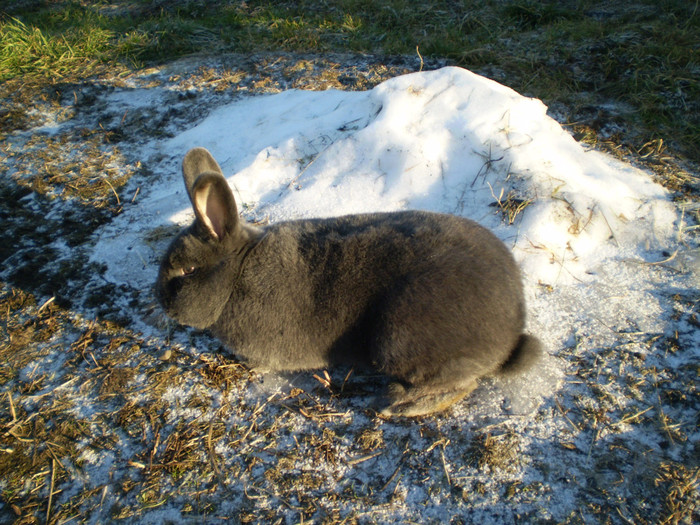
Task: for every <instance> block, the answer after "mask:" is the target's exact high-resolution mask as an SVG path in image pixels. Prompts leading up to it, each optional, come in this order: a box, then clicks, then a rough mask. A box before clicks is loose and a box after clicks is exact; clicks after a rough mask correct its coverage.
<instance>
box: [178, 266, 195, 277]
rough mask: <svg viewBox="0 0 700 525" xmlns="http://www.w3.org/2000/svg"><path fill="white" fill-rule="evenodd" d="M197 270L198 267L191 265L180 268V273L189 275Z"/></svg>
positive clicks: (184, 275)
mask: <svg viewBox="0 0 700 525" xmlns="http://www.w3.org/2000/svg"><path fill="white" fill-rule="evenodd" d="M195 270H196V268H195V267H194V266H190V267H189V268H180V275H182V276H183V277H187V276H188V275H192V274H193V273H194V272H195Z"/></svg>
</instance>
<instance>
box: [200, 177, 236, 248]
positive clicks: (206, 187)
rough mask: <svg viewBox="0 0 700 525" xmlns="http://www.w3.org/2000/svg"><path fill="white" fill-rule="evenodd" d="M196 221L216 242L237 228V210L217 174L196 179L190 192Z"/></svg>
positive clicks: (230, 195)
mask: <svg viewBox="0 0 700 525" xmlns="http://www.w3.org/2000/svg"><path fill="white" fill-rule="evenodd" d="M191 199H192V206H193V208H194V214H195V216H196V217H197V221H198V222H199V224H200V225H202V226H203V227H204V228H205V229H206V230H207V232H208V233H209V235H211V236H212V237H213V238H214V239H216V240H217V241H220V240H222V239H223V238H224V237H226V236H227V235H230V234H231V233H232V232H233V231H234V230H235V229H236V228H237V227H238V210H237V209H236V201H235V199H234V198H233V192H232V191H231V188H230V187H229V185H228V183H227V182H226V179H225V178H224V177H223V176H222V175H220V174H218V173H211V172H209V173H204V174H202V175H200V176H199V177H197V180H196V181H195V182H194V187H193V188H192V192H191Z"/></svg>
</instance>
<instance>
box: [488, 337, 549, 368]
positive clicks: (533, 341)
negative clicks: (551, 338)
mask: <svg viewBox="0 0 700 525" xmlns="http://www.w3.org/2000/svg"><path fill="white" fill-rule="evenodd" d="M541 355H542V343H540V341H539V339H537V338H536V337H533V336H531V335H527V334H521V335H520V338H519V339H518V342H517V344H516V345H515V348H513V350H512V351H511V353H510V356H509V357H508V359H506V361H505V363H503V364H502V365H501V368H500V369H499V371H498V373H499V374H501V375H508V376H510V375H516V374H519V373H521V372H525V371H526V370H528V369H530V368H532V366H533V365H534V364H535V363H536V362H537V361H538V360H539V359H540V356H541Z"/></svg>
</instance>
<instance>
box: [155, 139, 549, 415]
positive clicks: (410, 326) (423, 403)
mask: <svg viewBox="0 0 700 525" xmlns="http://www.w3.org/2000/svg"><path fill="white" fill-rule="evenodd" d="M182 173H183V177H184V181H185V187H186V188H187V192H188V194H189V198H190V201H191V203H192V206H193V208H194V214H195V219H194V222H193V223H192V225H190V226H189V227H188V228H187V229H185V230H184V231H183V232H181V233H180V235H179V236H178V237H177V238H176V239H175V240H173V242H172V244H171V245H170V247H169V249H168V250H167V253H166V255H165V257H164V259H163V261H162V263H161V266H160V270H159V275H158V278H157V282H156V286H155V293H156V297H157V299H158V301H159V302H160V304H161V305H162V307H163V309H164V310H165V312H166V313H167V314H168V315H169V316H170V317H171V318H173V319H174V320H175V321H177V322H178V323H180V324H184V325H189V326H193V327H195V328H198V329H208V330H209V331H210V332H211V333H213V334H214V335H215V336H217V337H218V338H219V339H220V340H221V341H222V342H223V343H225V345H227V346H228V347H230V349H231V350H232V351H233V352H234V353H235V354H236V355H238V356H240V357H242V358H244V359H245V360H246V361H247V362H248V363H249V364H251V365H252V366H259V367H263V368H267V369H269V370H277V371H299V370H311V369H318V368H323V367H327V366H329V365H334V364H351V365H369V366H371V367H373V368H375V369H376V370H378V371H380V372H381V373H383V374H387V375H388V376H390V377H391V378H392V381H394V382H392V383H391V384H390V385H389V396H388V401H387V402H385V404H386V406H385V407H384V408H383V409H382V410H381V412H380V413H381V414H383V415H385V416H406V417H414V416H423V415H427V414H431V413H436V412H441V411H443V410H445V409H447V408H448V407H449V406H451V405H452V404H453V403H455V402H457V401H459V400H461V399H462V398H464V397H465V396H466V395H468V394H469V393H470V392H471V391H472V390H473V389H474V388H475V387H476V386H477V380H478V379H479V378H481V377H483V376H487V375H493V374H498V373H516V372H521V371H524V370H526V369H528V368H530V367H531V366H532V365H533V364H534V363H535V362H536V361H537V359H538V357H539V355H540V353H541V344H540V342H539V340H538V339H537V338H535V337H533V336H531V335H527V334H524V333H523V327H524V323H525V303H524V299H523V289H522V283H521V279H520V272H519V269H518V267H517V265H516V263H515V261H514V259H513V257H512V255H511V253H510V251H509V250H508V249H507V248H506V246H505V245H504V244H503V243H502V242H501V241H500V240H499V239H498V238H497V237H496V236H495V235H494V234H492V233H491V232H490V231H489V230H487V229H486V228H484V227H482V226H480V225H479V224H477V223H476V222H474V221H471V220H469V219H465V218H460V217H456V216H452V215H446V214H438V213H431V212H424V211H400V212H389V213H371V214H358V215H346V216H342V217H335V218H327V219H304V220H294V221H286V222H280V223H277V224H271V225H268V226H265V227H257V226H254V225H251V224H248V223H246V222H245V221H244V220H242V219H241V218H239V216H238V212H237V208H236V202H235V200H234V196H233V192H232V191H231V189H230V187H229V185H228V183H227V181H226V179H225V178H224V176H223V173H222V171H221V168H220V167H219V165H218V164H217V162H216V160H214V158H213V157H212V156H211V154H210V153H209V152H208V151H207V150H206V149H204V148H194V149H192V150H190V151H189V152H188V153H187V154H186V156H185V158H184V160H183V164H182Z"/></svg>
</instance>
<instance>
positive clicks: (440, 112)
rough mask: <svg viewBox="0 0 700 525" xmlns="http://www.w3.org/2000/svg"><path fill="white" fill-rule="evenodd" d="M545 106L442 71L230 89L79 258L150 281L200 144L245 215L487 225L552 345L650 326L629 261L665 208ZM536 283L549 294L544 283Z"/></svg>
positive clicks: (130, 279) (672, 215)
mask: <svg viewBox="0 0 700 525" xmlns="http://www.w3.org/2000/svg"><path fill="white" fill-rule="evenodd" d="M546 109H547V108H546V107H545V106H544V104H542V102H541V101H539V100H536V99H531V98H527V97H523V96H521V95H519V94H517V93H516V92H515V91H513V90H511V89H509V88H507V87H504V86H502V85H500V84H498V83H496V82H494V81H491V80H488V79H486V78H484V77H481V76H479V75H476V74H474V73H471V72H469V71H467V70H464V69H460V68H455V67H448V68H443V69H440V70H437V71H431V72H421V73H414V74H410V75H405V76H401V77H397V78H394V79H391V80H389V81H387V82H384V83H383V84H381V85H379V86H377V87H376V88H375V89H373V90H371V91H367V92H341V91H334V90H329V91H325V92H309V91H294V90H292V91H286V92H282V93H280V94H276V95H266V96H257V97H249V98H244V99H242V100H239V101H236V102H234V103H231V104H229V105H226V106H223V107H219V108H217V109H215V110H214V111H212V112H211V113H210V114H209V115H208V117H206V118H205V119H204V120H202V121H201V122H199V123H198V124H197V125H195V126H193V127H192V128H191V129H188V130H187V131H185V132H183V133H181V134H179V135H177V136H175V137H174V138H172V139H169V140H165V141H162V142H159V143H155V144H151V145H150V148H152V149H153V153H154V154H157V155H160V156H161V157H162V158H164V159H166V161H164V162H163V164H164V165H165V166H167V168H168V170H169V171H165V170H164V174H163V176H162V179H161V180H160V182H159V183H157V184H154V185H152V186H151V187H148V188H142V195H145V197H143V198H141V200H140V204H139V205H138V206H136V207H134V208H132V209H131V210H130V211H127V212H126V213H125V214H123V215H122V216H121V217H119V218H118V219H117V220H115V221H113V222H112V223H110V224H109V225H107V226H106V227H105V228H104V230H103V231H102V232H101V233H100V235H99V241H98V242H97V244H96V246H95V249H94V252H93V254H92V259H93V260H95V261H98V262H101V263H104V264H106V265H107V266H108V271H107V274H106V276H105V277H106V278H107V279H108V280H110V281H113V282H116V283H124V284H128V285H131V286H133V287H136V288H137V289H148V287H150V286H151V285H152V283H153V282H154V280H155V277H156V273H157V264H158V260H159V258H160V257H161V255H162V253H163V249H164V248H165V243H164V242H165V241H164V242H153V241H151V240H148V239H149V237H148V236H149V234H152V233H153V232H154V230H156V229H157V228H159V227H163V226H168V225H172V224H173V223H176V224H186V223H188V222H189V221H191V220H192V213H191V209H190V207H189V201H188V200H187V197H186V194H185V192H184V189H183V187H182V181H181V178H180V173H179V168H175V166H177V165H179V162H180V161H181V158H182V157H183V156H184V154H185V153H186V152H187V150H189V149H190V148H192V147H195V146H204V147H206V148H207V149H209V150H210V151H211V153H212V154H213V155H214V156H215V158H217V160H218V162H219V164H220V165H221V167H222V169H223V171H224V173H225V174H226V175H227V177H228V180H229V183H230V185H231V186H232V188H234V192H235V195H236V198H237V201H238V206H239V211H243V213H244V215H245V216H247V217H249V218H257V219H264V218H269V220H270V221H272V222H276V221H281V220H286V219H296V218H301V217H313V216H333V215H341V214H348V213H362V212H372V211H389V210H400V209H408V208H415V209H425V210H433V211H439V212H449V213H454V214H457V215H462V216H465V217H470V218H472V219H475V220H477V221H479V222H481V223H482V224H484V225H485V226H487V227H489V228H491V229H493V230H494V231H495V232H496V234H497V235H499V236H500V237H501V238H502V239H503V240H504V241H505V242H506V243H507V244H508V245H509V246H511V247H512V249H513V252H514V254H515V256H516V259H517V260H518V262H519V263H520V265H521V267H522V269H523V274H524V281H525V286H526V293H527V296H528V299H529V303H530V324H531V329H532V331H533V332H534V333H536V334H537V335H538V337H540V338H541V339H542V340H543V341H544V342H545V343H546V344H547V345H548V346H549V348H550V349H556V348H558V347H561V345H562V344H563V342H565V341H566V340H567V338H569V337H570V335H571V333H572V330H573V325H574V324H575V323H576V322H579V323H580V322H584V323H588V322H589V319H597V318H599V319H606V320H607V321H606V322H607V323H608V324H609V325H610V326H612V325H615V324H616V323H621V324H623V325H624V324H625V323H626V322H627V321H628V320H629V319H630V316H633V317H636V319H635V322H637V323H641V324H644V323H646V324H647V325H650V326H651V325H654V323H656V324H658V323H659V322H660V321H659V312H658V308H655V299H654V297H653V294H651V293H650V291H649V290H651V289H653V283H647V282H645V277H644V276H645V275H646V273H645V270H646V269H645V268H644V266H642V265H640V264H639V263H643V262H645V261H647V262H651V261H659V260H661V259H663V258H664V256H663V255H662V252H663V250H668V251H673V248H674V246H675V245H676V243H677V239H676V236H677V232H678V231H679V227H680V225H679V217H678V215H677V213H676V211H675V208H674V207H673V206H672V204H671V202H670V200H669V196H668V194H667V192H666V190H665V189H664V188H662V187H661V186H660V185H658V184H655V183H654V182H652V180H651V179H650V177H649V175H648V174H646V173H644V172H642V171H640V170H638V169H635V168H633V167H631V166H630V165H627V164H624V163H622V162H619V161H617V160H615V159H613V158H611V157H608V156H606V155H604V154H601V153H599V152H596V151H587V150H585V149H584V148H583V147H582V146H581V145H580V144H578V143H577V142H576V141H575V140H574V139H573V138H572V137H571V136H570V135H569V134H568V133H567V132H566V131H565V130H564V129H563V128H562V127H561V126H560V125H559V124H558V123H557V122H556V121H554V120H553V119H552V118H550V117H548V116H547V114H546ZM510 192H514V194H515V195H516V196H517V197H518V198H521V199H529V200H531V201H532V204H530V205H529V206H527V207H526V208H525V209H524V210H523V211H522V212H521V213H520V215H519V216H518V217H517V218H516V220H515V222H514V224H512V225H507V224H506V223H505V222H504V221H503V220H502V219H501V217H500V216H499V215H498V214H497V213H496V209H497V208H496V207H494V204H495V203H496V200H497V198H500V199H501V200H505V199H506V196H507V195H508V194H509V193H510ZM632 261H636V262H632ZM630 265H633V266H630ZM543 284H546V285H549V286H551V287H553V292H551V293H543V292H542V290H541V288H542V287H541V286H540V285H543ZM571 309H576V311H575V312H573V313H572V312H570V310H571ZM628 310H631V312H629V311H628ZM583 312H586V313H585V314H584V313H583ZM650 329H652V328H650ZM658 329H659V330H661V331H663V330H662V327H658ZM559 375H560V374H559V372H558V370H557V365H556V361H555V360H553V359H551V360H549V361H547V362H546V364H545V365H544V366H543V370H542V373H540V374H539V375H538V379H537V380H536V381H521V382H520V383H519V384H518V385H517V386H516V388H517V389H520V390H518V392H520V394H519V395H516V393H515V392H514V391H513V392H511V394H512V395H511V397H512V398H514V399H515V402H516V406H515V410H516V411H517V410H521V411H527V410H529V408H531V403H530V401H524V400H523V399H524V398H527V399H533V398H536V397H538V392H539V394H543V393H546V392H551V391H552V389H553V388H554V387H553V385H554V384H555V383H556V378H557V377H558V376H559ZM523 389H525V390H529V392H530V393H529V394H528V395H523V392H522V390H523ZM517 398H521V399H520V401H518V399H517Z"/></svg>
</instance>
